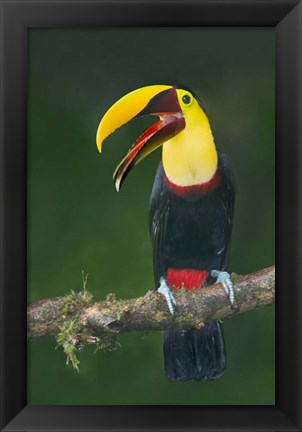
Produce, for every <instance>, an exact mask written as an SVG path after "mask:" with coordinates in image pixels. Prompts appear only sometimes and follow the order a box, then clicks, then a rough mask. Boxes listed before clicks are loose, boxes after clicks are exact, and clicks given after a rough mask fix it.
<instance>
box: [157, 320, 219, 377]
mask: <svg viewBox="0 0 302 432" xmlns="http://www.w3.org/2000/svg"><path fill="white" fill-rule="evenodd" d="M163 345H164V361H165V372H166V375H167V377H168V378H169V380H170V381H186V380H189V379H195V380H198V381H210V380H213V379H216V378H219V377H220V376H221V375H222V373H223V371H224V369H225V366H226V356H225V349H224V338H223V333H222V328H221V325H220V323H219V322H218V321H211V322H209V323H208V324H206V325H205V326H204V327H203V328H202V329H201V330H196V329H192V330H169V331H165V332H164V337H163Z"/></svg>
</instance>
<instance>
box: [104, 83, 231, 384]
mask: <svg viewBox="0 0 302 432" xmlns="http://www.w3.org/2000/svg"><path fill="white" fill-rule="evenodd" d="M140 116H154V123H153V124H152V125H151V126H150V127H148V128H147V130H145V131H144V132H143V133H142V134H141V135H140V137H139V138H138V139H137V141H136V142H135V143H134V144H133V145H132V147H131V148H130V150H129V152H128V153H127V154H126V156H125V157H124V158H123V160H122V161H121V162H120V163H119V165H118V166H117V168H116V170H115V172H114V175H113V178H114V182H115V186H116V189H117V191H119V190H120V187H121V185H122V182H123V181H124V179H125V178H126V176H127V174H128V173H129V172H130V170H131V169H132V168H133V167H134V166H135V165H137V164H138V163H139V162H140V161H141V160H142V159H144V158H145V157H146V156H147V155H148V154H150V153H151V152H153V151H154V150H155V149H156V148H158V147H160V146H162V160H161V162H160V163H159V166H158V169H157V172H156V175H155V181H154V185H153V189H152V194H151V200H150V221H149V226H150V234H151V240H152V245H153V267H154V278H155V284H156V288H157V290H158V292H159V293H161V294H162V295H164V296H165V298H166V301H167V307H168V308H169V310H170V312H171V313H172V314H174V310H175V307H177V305H176V303H175V298H174V295H173V292H175V290H177V289H180V288H184V289H186V290H194V289H197V288H202V287H206V286H207V285H210V284H212V283H214V282H220V283H222V285H223V287H224V288H225V291H226V293H227V295H228V296H229V300H230V302H231V303H232V304H233V303H234V290H233V284H232V281H231V278H230V275H229V273H227V272H226V271H225V268H226V265H227V258H228V254H229V249H230V240H231V231H232V219H233V209H234V196H235V193H234V185H233V184H234V183H233V176H232V171H231V168H230V163H229V160H228V158H227V156H226V155H225V154H223V153H222V152H221V151H220V150H218V148H217V146H216V144H215V141H214V138H213V134H212V130H211V126H210V123H209V119H208V116H207V114H206V111H205V108H204V106H203V104H202V102H201V101H200V100H199V98H198V97H197V96H196V95H195V94H194V93H193V92H192V91H190V90H189V89H187V88H185V87H183V86H182V87H181V88H180V87H178V86H173V85H150V86H146V87H142V88H139V89H137V90H134V91H132V92H131V93H128V94H126V95H125V96H123V97H122V98H121V99H119V100H118V101H117V102H115V103H114V105H112V106H111V108H109V109H108V111H107V112H106V113H105V115H104V116H103V118H102V119H101V122H100V123H99V126H98V130H97V137H96V141H97V147H98V150H99V151H100V152H101V151H102V145H103V142H104V140H105V139H106V138H108V136H109V135H110V134H111V133H113V132H114V131H115V130H116V129H118V128H120V127H121V126H122V125H124V124H126V123H128V122H129V121H130V120H132V119H134V118H136V117H140ZM163 353H164V369H165V373H166V376H167V377H168V379H169V380H170V381H186V380H189V379H195V380H197V381H211V380H214V379H216V378H219V377H220V376H221V375H222V373H223V371H224V370H225V367H226V354H225V345H224V336H223V331H222V326H221V323H220V322H219V321H217V320H214V321H210V322H208V323H207V324H205V326H204V327H203V328H201V329H189V330H188V329H171V330H168V331H164V334H163Z"/></svg>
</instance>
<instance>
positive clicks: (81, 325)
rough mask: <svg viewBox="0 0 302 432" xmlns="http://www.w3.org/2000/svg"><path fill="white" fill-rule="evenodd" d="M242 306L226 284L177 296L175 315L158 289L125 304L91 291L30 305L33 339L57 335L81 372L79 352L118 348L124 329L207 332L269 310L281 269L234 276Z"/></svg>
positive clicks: (112, 295) (126, 301)
mask: <svg viewBox="0 0 302 432" xmlns="http://www.w3.org/2000/svg"><path fill="white" fill-rule="evenodd" d="M232 280H233V283H234V291H235V298H236V305H235V306H233V307H232V306H231V305H230V302H229V300H228V298H227V295H226V293H225V291H224V289H223V287H222V285H221V284H215V285H212V286H209V287H207V288H202V289H196V290H192V291H186V290H184V289H181V290H177V291H176V292H175V293H174V296H175V299H176V309H175V315H174V317H172V316H171V314H170V313H169V310H168V308H167V304H166V301H165V299H164V297H163V296H162V295H161V294H159V293H157V292H156V291H155V290H153V291H148V292H147V293H146V294H145V295H144V296H142V297H138V298H134V299H129V300H119V299H117V298H116V296H115V295H114V294H108V295H107V297H106V300H104V301H100V302H93V300H92V297H93V296H92V294H90V293H89V292H88V291H87V290H86V283H87V276H86V277H84V276H83V290H82V291H80V292H79V293H75V292H73V291H72V292H71V294H68V295H66V296H64V297H56V298H49V299H44V300H39V301H37V302H35V303H33V304H31V305H30V306H29V307H28V310H27V318H28V338H29V339H33V338H38V337H42V336H47V335H54V336H56V339H57V342H58V344H59V345H61V346H62V347H63V349H64V351H65V353H66V355H67V361H69V360H70V361H71V362H72V364H73V366H74V367H75V368H76V369H77V368H78V360H77V358H76V356H75V351H76V350H80V349H82V348H83V347H84V346H85V345H86V344H91V343H93V344H96V346H97V347H98V348H100V349H103V350H113V349H116V347H117V339H116V337H117V335H118V334H119V333H120V332H124V331H143V332H148V331H151V330H166V329H170V328H183V329H184V328H202V327H203V326H204V324H205V323H206V322H208V321H211V320H213V319H224V318H226V317H230V316H232V315H236V314H239V313H243V312H246V311H249V310H253V309H257V308H259V307H261V306H268V305H271V304H273V303H274V301H275V266H273V267H269V268H266V269H263V270H260V271H258V272H256V273H251V274H248V275H246V276H238V275H236V274H232Z"/></svg>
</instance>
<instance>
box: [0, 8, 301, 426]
mask: <svg viewBox="0 0 302 432" xmlns="http://www.w3.org/2000/svg"><path fill="white" fill-rule="evenodd" d="M75 26H76V27H78V26H80V27H90V26H115V27H116V26H140V27H143V26H240V27H245V26H256V27H258V26H270V27H275V34H276V152H277V154H276V156H277V158H276V160H277V175H276V183H277V185H276V186H277V197H276V198H277V200H276V202H277V208H276V212H277V256H276V267H277V319H276V334H277V340H276V347H277V352H276V359H277V360H276V370H277V373H276V385H277V391H276V405H275V406H250V407H249V406H246V407H244V406H240V407H236V406H212V407H211V406H192V407H190V406H81V407H79V406H49V407H47V406H44V407H35V406H27V402H26V374H27V364H26V343H27V342H26V313H25V312H26V269H27V265H26V249H27V247H26V227H27V220H26V214H27V211H26V201H27V200H26V138H25V137H26V88H27V79H26V66H27V51H26V43H27V29H28V28H30V27H75ZM301 30H302V5H301V1H297V0H287V1H286V0H262V1H261V0H260V1H259V0H258V1H257V0H254V1H248V0H237V1H236V0H233V1H229V0H218V1H217V0H212V1H209V0H206V1H204V0H197V1H196V0H195V1H191V0H190V1H183V2H181V1H161V2H158V1H154V2H151V1H140V2H139V1H128V0H125V1H114V2H108V1H98V0H96V1H85V0H66V1H50V0H40V1H31V0H20V1H15V0H2V1H1V57H2V58H1V77H2V79H1V95H2V96H1V108H2V109H1V176H2V178H1V298H0V307H1V339H0V340H1V357H0V360H1V407H0V409H1V412H0V419H1V424H0V426H1V430H3V431H21V430H22V431H23V430H27V431H33V430H39V431H43V430H47V431H53V430H62V431H63V430H74V431H88V430H100V431H105V430H106V431H107V430H110V431H116V430H150V431H151V430H169V431H180V430H212V431H213V430H249V431H251V430H263V431H268V430H270V431H271V430H278V431H300V430H301V406H302V404H301V388H302V385H301V384H302V383H301V376H302V375H301V315H302V311H301V294H300V289H301V271H300V265H301V172H302V166H301V114H302V110H301V100H302V98H301V96H302V92H301V76H302V68H301V64H302V63H301V59H302V58H301V57H302V49H301V48H302V44H301Z"/></svg>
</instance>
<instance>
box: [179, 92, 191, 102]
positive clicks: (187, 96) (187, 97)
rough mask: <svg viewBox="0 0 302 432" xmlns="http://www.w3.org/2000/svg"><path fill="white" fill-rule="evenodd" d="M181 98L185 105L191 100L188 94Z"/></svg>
mask: <svg viewBox="0 0 302 432" xmlns="http://www.w3.org/2000/svg"><path fill="white" fill-rule="evenodd" d="M181 99H182V101H183V103H185V104H186V105H189V103H190V102H191V97H190V96H189V95H188V94H186V95H184V96H183V97H182V98H181Z"/></svg>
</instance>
